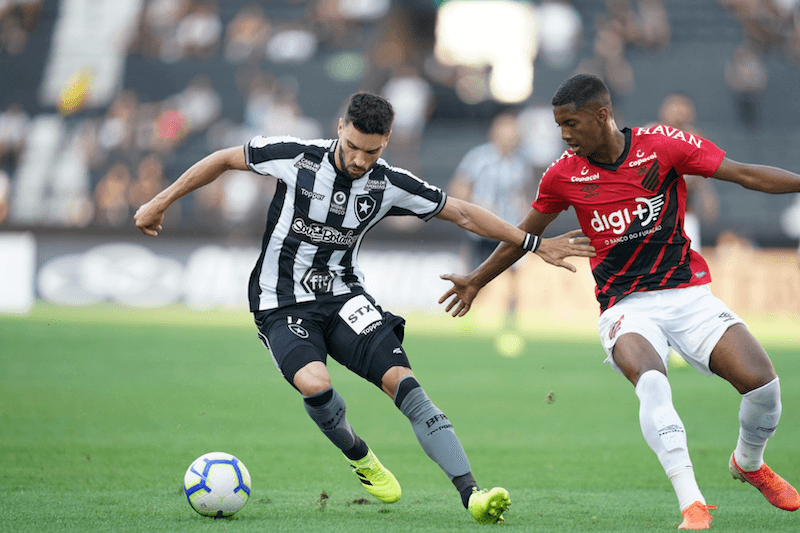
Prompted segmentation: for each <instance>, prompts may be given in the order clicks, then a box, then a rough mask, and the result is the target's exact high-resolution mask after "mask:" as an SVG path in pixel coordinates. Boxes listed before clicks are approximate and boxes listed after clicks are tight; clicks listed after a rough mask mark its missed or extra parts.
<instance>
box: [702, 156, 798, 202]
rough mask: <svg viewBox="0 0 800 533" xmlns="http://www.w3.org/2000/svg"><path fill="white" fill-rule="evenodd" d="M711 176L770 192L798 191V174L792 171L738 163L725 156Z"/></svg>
mask: <svg viewBox="0 0 800 533" xmlns="http://www.w3.org/2000/svg"><path fill="white" fill-rule="evenodd" d="M711 177H712V178H716V179H718V180H722V181H730V182H733V183H738V184H739V185H741V186H742V187H744V188H746V189H752V190H754V191H760V192H766V193H770V194H781V193H788V192H800V175H797V174H795V173H794V172H789V171H788V170H783V169H781V168H777V167H771V166H768V165H753V164H749V163H739V162H737V161H733V160H731V159H728V158H727V157H726V158H724V159H723V160H722V163H720V165H719V168H718V169H717V171H716V172H714V174H712V176H711Z"/></svg>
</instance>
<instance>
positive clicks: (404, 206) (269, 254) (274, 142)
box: [244, 137, 447, 311]
mask: <svg viewBox="0 0 800 533" xmlns="http://www.w3.org/2000/svg"><path fill="white" fill-rule="evenodd" d="M336 142H337V141H336V140H331V139H321V140H313V141H308V140H300V139H295V138H291V137H271V138H264V137H255V138H253V139H251V140H250V142H248V143H247V144H246V145H245V147H244V149H245V157H246V160H247V166H248V167H249V168H250V169H251V170H253V171H254V172H257V173H258V174H262V175H265V176H266V175H270V176H274V177H275V178H277V179H278V186H277V188H276V191H275V196H274V198H273V200H272V203H271V204H270V207H269V211H268V215H267V227H266V230H265V232H264V238H263V240H262V244H261V255H260V256H259V258H258V262H257V263H256V266H255V268H254V269H253V272H252V274H251V276H250V286H249V299H250V310H251V311H259V310H262V311H264V310H269V309H275V308H278V307H284V306H287V305H293V304H295V303H301V302H309V301H314V300H324V299H327V298H330V297H332V296H339V295H342V294H347V293H360V292H364V288H363V282H364V274H363V273H362V272H361V270H360V269H359V268H358V263H357V256H358V250H359V248H360V246H361V241H362V240H363V238H364V235H365V234H366V233H367V231H368V230H369V229H371V228H372V227H373V226H374V225H375V224H377V223H378V221H379V220H380V219H382V218H383V217H385V216H393V215H414V216H417V217H419V218H421V219H422V220H425V221H427V220H430V219H431V218H433V217H434V216H436V215H437V214H439V212H440V211H441V210H442V209H443V208H444V204H445V201H446V198H447V196H446V194H445V193H444V192H443V191H442V190H441V189H439V188H438V187H435V186H433V185H429V184H428V183H426V182H424V181H422V180H421V179H419V178H417V177H416V176H414V175H413V174H411V173H410V172H408V171H406V170H404V169H400V168H394V167H390V166H388V165H387V163H386V162H385V161H384V160H383V159H378V161H377V163H376V164H375V165H374V166H373V167H372V168H371V169H370V170H369V171H368V172H367V173H366V174H364V175H363V176H361V177H360V178H358V179H356V180H352V179H350V178H349V177H347V176H346V175H344V174H343V173H341V172H340V171H338V170H337V169H336V166H335V165H334V153H335V150H334V149H335V147H336Z"/></svg>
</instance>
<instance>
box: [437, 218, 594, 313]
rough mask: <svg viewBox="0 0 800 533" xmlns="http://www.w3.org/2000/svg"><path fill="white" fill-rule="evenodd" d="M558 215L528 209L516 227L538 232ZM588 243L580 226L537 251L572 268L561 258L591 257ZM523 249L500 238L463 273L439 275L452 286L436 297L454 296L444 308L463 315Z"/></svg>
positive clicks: (533, 232)
mask: <svg viewBox="0 0 800 533" xmlns="http://www.w3.org/2000/svg"><path fill="white" fill-rule="evenodd" d="M557 216H558V215H557V214H544V213H540V212H539V211H536V210H535V209H531V211H530V213H528V216H527V217H526V218H525V220H523V221H522V223H521V224H520V225H519V229H520V230H521V231H523V232H526V233H531V234H534V235H537V234H541V233H542V232H544V230H545V228H547V226H548V224H550V222H552V221H553V220H554V219H555V218H556V217H557ZM588 243H589V239H588V238H586V237H584V236H583V235H582V233H581V231H580V230H576V231H571V232H569V233H565V234H563V235H559V236H558V237H554V238H551V239H542V244H541V246H539V249H538V250H537V251H536V254H537V255H539V256H540V257H541V258H542V259H544V260H545V261H547V262H548V263H550V264H552V265H556V266H560V267H563V268H566V269H568V270H570V271H572V272H575V271H576V269H575V267H574V266H573V265H571V264H570V263H567V262H566V261H564V258H565V257H568V256H578V257H594V256H595V255H596V254H595V250H594V248H593V247H592V246H591V245H589V244H588ZM524 253H525V251H524V250H522V249H521V248H519V247H518V246H514V245H513V244H510V243H508V242H501V243H500V244H499V245H498V246H497V248H495V251H494V252H492V255H490V256H489V258H488V259H486V261H484V262H483V263H482V264H481V265H480V266H479V267H478V268H476V269H475V270H473V271H472V272H471V273H469V274H467V275H466V276H460V275H457V274H445V275H442V276H441V278H442V279H446V280H449V281H451V282H452V283H453V287H451V288H450V290H448V291H447V292H446V293H445V294H444V295H443V296H442V297H441V298H439V303H440V304H441V303H444V302H445V301H447V300H448V299H449V298H451V297H453V298H452V300H450V302H449V303H448V304H447V306H446V307H445V311H447V312H449V311H450V310H451V309H452V310H453V312H452V315H453V316H464V315H465V314H467V312H468V311H469V309H470V307H471V306H472V301H473V300H474V299H475V297H476V296H477V294H478V291H480V290H481V289H482V288H483V287H484V286H485V285H486V284H487V283H489V282H490V281H492V280H493V279H494V278H496V277H497V276H499V275H500V274H501V273H502V272H504V271H505V270H506V269H507V268H508V267H510V266H511V265H512V264H514V262H516V261H517V260H518V259H519V258H520V257H522V255H523V254H524Z"/></svg>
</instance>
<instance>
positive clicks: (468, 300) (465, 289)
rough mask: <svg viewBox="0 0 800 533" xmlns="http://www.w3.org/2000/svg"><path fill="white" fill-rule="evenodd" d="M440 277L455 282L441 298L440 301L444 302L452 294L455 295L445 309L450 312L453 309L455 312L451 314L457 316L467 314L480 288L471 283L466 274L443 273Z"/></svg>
mask: <svg viewBox="0 0 800 533" xmlns="http://www.w3.org/2000/svg"><path fill="white" fill-rule="evenodd" d="M439 277H440V278H442V279H445V280H447V281H450V282H452V284H453V286H452V287H450V290H448V291H447V292H446V293H444V294H443V295H442V297H441V298H439V303H440V304H442V303H444V302H445V301H446V300H447V299H448V298H450V297H451V296H453V297H454V298H453V299H452V300H450V301H449V302H448V303H447V306H446V307H445V308H444V311H445V312H446V313H449V312H450V310H451V309H452V310H453V312H452V313H451V314H452V315H453V316H455V317H461V316H464V315H466V314H467V312H469V309H470V307H471V306H472V301H473V300H474V299H475V296H477V295H478V291H479V290H480V289H478V288H477V287H475V286H473V285H471V284H470V283H469V282H468V281H467V277H466V276H459V275H458V274H442V275H441V276H439Z"/></svg>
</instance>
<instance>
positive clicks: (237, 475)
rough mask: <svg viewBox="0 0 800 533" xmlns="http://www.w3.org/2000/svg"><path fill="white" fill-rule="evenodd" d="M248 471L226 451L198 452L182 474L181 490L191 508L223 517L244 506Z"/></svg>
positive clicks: (248, 493)
mask: <svg viewBox="0 0 800 533" xmlns="http://www.w3.org/2000/svg"><path fill="white" fill-rule="evenodd" d="M250 487H251V483H250V472H248V471H247V468H246V467H245V466H244V464H243V463H242V462H241V461H240V460H239V459H237V458H236V457H234V456H233V455H231V454H229V453H224V452H211V453H207V454H205V455H201V456H200V457H198V458H197V459H195V460H194V462H193V463H192V464H191V465H190V466H189V469H188V470H187V471H186V475H184V476H183V492H184V494H186V499H187V500H189V505H191V506H192V509H194V510H195V511H197V512H198V513H200V514H201V515H203V516H212V517H214V518H223V517H225V516H231V515H232V514H234V513H235V512H237V511H238V510H239V509H241V508H242V507H244V504H246V503H247V500H248V499H249V498H250Z"/></svg>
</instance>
